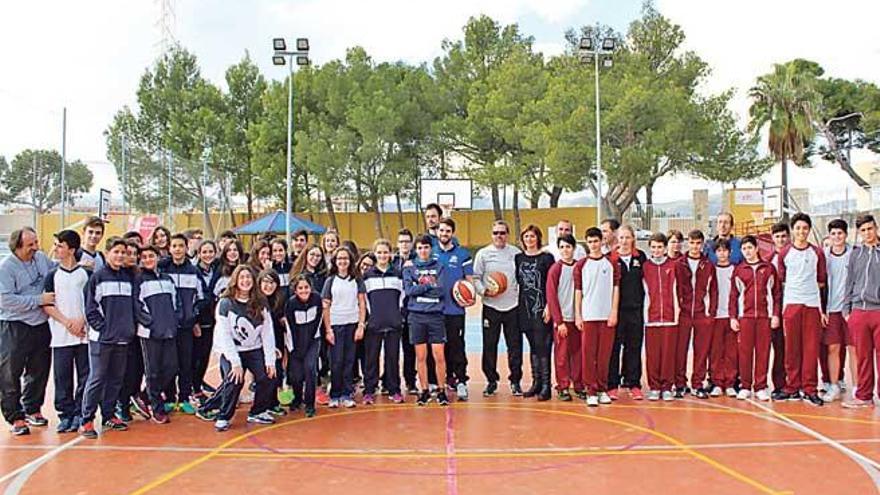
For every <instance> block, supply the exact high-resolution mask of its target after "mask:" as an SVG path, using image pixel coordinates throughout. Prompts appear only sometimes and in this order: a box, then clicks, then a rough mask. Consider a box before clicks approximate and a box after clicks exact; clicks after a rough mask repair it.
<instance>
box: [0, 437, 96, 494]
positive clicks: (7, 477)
mask: <svg viewBox="0 0 880 495" xmlns="http://www.w3.org/2000/svg"><path fill="white" fill-rule="evenodd" d="M82 439H83V437H77V438H74V439H73V440H71V441H69V442H67V443H63V444H61V445H58V446H54V448H52V450H50V451H49V452H46V453H45V454H43V455H41V456H40V457H37V458H36V459H34V460H32V461H30V462H28V463H27V464H25V465H23V466H19V467H18V468H17V469H14V470H12V471H10V472H8V473H6V474H4V475H3V476H2V477H0V484H2V483H5V482H7V481H9V480H10V479H12V478H13V477H15V476H18V474H19V473H22V472H24V471H26V470H28V469H31V468H34V469H36V468H38V467H39V466H40V465H41V464H43V463H44V462H46V461H48V460H49V459H51V458H53V457H55V456H56V455H58V454H60V453H61V452H63V451H65V450H67V449H69V448H70V447H72V446H74V445H76V444H78V443H79V442H81V441H82Z"/></svg>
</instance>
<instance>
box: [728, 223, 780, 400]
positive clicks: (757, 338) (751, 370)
mask: <svg viewBox="0 0 880 495" xmlns="http://www.w3.org/2000/svg"><path fill="white" fill-rule="evenodd" d="M742 252H743V259H744V260H745V261H744V262H743V263H740V264H739V265H737V267H736V268H735V269H734V271H733V278H732V279H731V284H730V300H729V302H728V309H729V311H730V327H731V328H732V329H733V331H734V332H737V333H738V337H739V345H738V351H739V376H740V390H739V393H738V394H737V396H736V398H737V399H739V400H746V399H748V398H749V397H751V395H752V387H753V386H754V389H755V395H756V397H757V398H758V400H761V401H767V400H770V390H769V389H768V387H767V369H768V367H769V365H770V332H771V329H773V328H779V319H780V318H779V316H780V314H781V307H782V285H781V284H780V283H779V276H778V275H777V274H776V268H774V267H773V265H771V264H770V263H768V262H766V261H763V260H761V258H760V256H758V240H757V239H755V236H751V235H747V236H745V237H743V239H742Z"/></svg>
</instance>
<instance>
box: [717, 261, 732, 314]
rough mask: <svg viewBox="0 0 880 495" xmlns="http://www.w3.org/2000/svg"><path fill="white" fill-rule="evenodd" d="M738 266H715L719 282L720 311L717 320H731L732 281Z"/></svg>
mask: <svg viewBox="0 0 880 495" xmlns="http://www.w3.org/2000/svg"><path fill="white" fill-rule="evenodd" d="M734 268H736V265H734V264H732V263H731V264H730V266H719V265H715V280H717V281H718V311H717V312H716V313H715V319H719V320H720V319H722V318H730V308H728V306H729V305H730V281H731V279H732V278H733V270H734Z"/></svg>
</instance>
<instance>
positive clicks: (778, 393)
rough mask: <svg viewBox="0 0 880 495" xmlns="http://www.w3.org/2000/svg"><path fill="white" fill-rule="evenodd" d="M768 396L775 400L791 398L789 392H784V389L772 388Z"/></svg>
mask: <svg viewBox="0 0 880 495" xmlns="http://www.w3.org/2000/svg"><path fill="white" fill-rule="evenodd" d="M770 398H771V399H773V400H774V401H776V402H781V401H786V400H789V399H790V398H791V394H788V393H786V392H785V390H774V391H773V393H772V394H770Z"/></svg>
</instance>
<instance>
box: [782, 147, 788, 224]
mask: <svg viewBox="0 0 880 495" xmlns="http://www.w3.org/2000/svg"><path fill="white" fill-rule="evenodd" d="M781 165H782V181H781V184H782V186H781V187H780V194H782V221H783V222H785V223H788V162H787V161H786V160H785V157H784V156H783V157H782V163H781Z"/></svg>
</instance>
